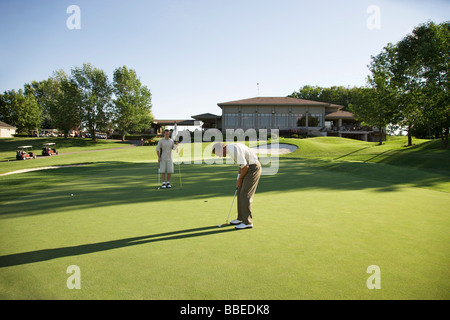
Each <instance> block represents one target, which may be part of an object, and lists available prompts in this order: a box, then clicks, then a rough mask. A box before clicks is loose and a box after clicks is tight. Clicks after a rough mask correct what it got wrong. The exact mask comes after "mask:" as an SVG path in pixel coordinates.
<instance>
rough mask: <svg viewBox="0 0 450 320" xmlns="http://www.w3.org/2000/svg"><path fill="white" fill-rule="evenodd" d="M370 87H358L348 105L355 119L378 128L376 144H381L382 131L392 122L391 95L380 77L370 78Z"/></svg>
mask: <svg viewBox="0 0 450 320" xmlns="http://www.w3.org/2000/svg"><path fill="white" fill-rule="evenodd" d="M371 82H372V87H364V88H359V89H358V90H357V91H356V92H355V93H354V96H353V103H352V104H350V105H349V108H350V110H351V112H353V114H354V116H355V119H356V120H358V121H361V122H363V123H364V124H367V125H369V126H374V127H377V128H378V129H379V132H380V137H379V140H378V144H379V145H382V144H383V131H384V130H385V128H386V126H387V125H388V124H390V123H392V122H393V118H394V112H393V109H392V106H393V105H392V104H391V100H390V99H392V95H391V94H390V92H389V91H388V90H387V89H386V88H385V86H384V83H383V80H382V79H380V78H378V77H377V78H374V79H371Z"/></svg>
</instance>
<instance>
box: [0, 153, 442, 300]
mask: <svg viewBox="0 0 450 320" xmlns="http://www.w3.org/2000/svg"><path fill="white" fill-rule="evenodd" d="M133 149H134V148H133ZM137 149H139V148H136V151H133V152H138V151H137ZM140 149H144V148H140ZM116 152H127V151H125V150H123V151H116ZM128 152H129V151H128ZM391 167H392V166H388V165H382V164H374V163H361V162H340V161H332V162H330V161H319V160H312V159H301V158H298V157H282V158H281V159H280V168H279V172H278V174H276V175H273V176H263V177H262V178H261V181H260V185H259V187H258V190H257V193H256V195H255V199H254V204H253V205H254V207H253V209H254V224H255V227H254V228H253V229H251V230H243V231H235V230H234V229H233V228H231V227H229V226H226V227H223V228H218V227H217V226H218V224H221V223H224V222H225V219H226V216H227V214H228V210H229V206H230V204H231V200H232V197H233V193H234V183H235V177H236V175H235V173H236V172H235V171H236V168H234V166H228V165H193V164H191V165H183V167H182V174H183V188H180V186H179V183H178V176H177V175H174V176H173V178H172V181H171V182H172V185H173V186H174V187H173V188H172V189H171V190H158V189H157V188H156V181H157V175H156V174H155V172H156V163H155V162H153V161H152V162H148V163H133V162H131V161H130V162H125V161H122V162H118V161H117V162H114V161H110V162H103V163H94V164H91V165H87V166H85V167H72V168H63V169H58V170H51V171H52V173H53V172H54V171H58V173H57V176H56V177H54V178H53V180H52V183H51V185H50V186H49V187H48V188H41V189H40V190H37V191H36V190H34V191H33V192H31V193H28V194H26V195H22V196H20V197H18V198H15V199H8V201H6V202H4V203H3V204H2V205H1V214H0V232H1V243H2V245H1V248H0V298H2V299H448V298H450V296H449V292H450V283H449V281H448V279H449V269H448V266H449V265H450V259H449V255H448V243H449V240H450V236H449V233H448V227H449V222H450V221H449V214H448V209H447V208H449V207H450V193H448V192H446V191H445V190H446V187H442V188H441V189H440V186H441V184H446V183H448V178H446V177H441V179H440V180H439V179H436V176H435V175H434V174H433V173H421V174H420V175H418V174H417V173H415V171H416V170H414V169H412V168H411V169H408V168H402V169H401V170H398V171H400V173H399V174H398V176H396V175H395V172H396V170H394V171H393V172H389V179H388V180H387V181H385V179H384V176H383V175H384V174H386V173H385V172H386V168H391ZM405 170H406V171H408V170H409V171H408V172H409V175H408V174H407V172H406V171H405ZM47 174H48V172H44V171H36V172H30V173H25V174H23V175H22V179H26V178H27V179H29V180H30V183H33V181H34V180H35V179H37V180H39V179H41V180H43V181H45V179H47V178H46V175H47ZM405 177H409V179H405ZM2 179H6V177H4V178H2ZM8 179H10V180H8V181H17V180H14V179H20V178H19V177H14V179H13V178H11V177H9V178H8ZM11 179H13V180H11ZM234 213H235V209H233V212H232V214H231V217H233V214H234ZM71 265H76V266H78V267H79V270H80V272H81V273H80V275H81V276H80V283H81V288H80V289H79V290H77V289H73V290H70V289H68V287H67V280H68V278H69V277H70V276H71V274H68V273H67V272H66V271H67V268H68V267H69V266H71ZM371 265H377V266H379V268H380V271H381V274H380V279H381V289H373V290H369V289H368V287H367V284H366V282H367V279H368V278H369V277H370V276H371V275H370V274H368V273H367V272H366V271H367V268H368V267H369V266H371Z"/></svg>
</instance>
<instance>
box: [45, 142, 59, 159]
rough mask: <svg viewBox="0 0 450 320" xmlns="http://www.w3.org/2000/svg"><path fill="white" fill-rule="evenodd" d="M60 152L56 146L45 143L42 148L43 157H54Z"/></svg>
mask: <svg viewBox="0 0 450 320" xmlns="http://www.w3.org/2000/svg"><path fill="white" fill-rule="evenodd" d="M57 154H58V151H56V144H55V143H53V142H51V143H44V145H43V147H42V155H43V156H54V155H57Z"/></svg>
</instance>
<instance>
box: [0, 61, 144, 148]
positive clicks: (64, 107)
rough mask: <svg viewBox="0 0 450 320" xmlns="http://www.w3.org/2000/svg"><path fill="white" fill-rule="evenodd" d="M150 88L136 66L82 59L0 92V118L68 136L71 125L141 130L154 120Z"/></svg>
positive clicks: (22, 126) (93, 129)
mask: <svg viewBox="0 0 450 320" xmlns="http://www.w3.org/2000/svg"><path fill="white" fill-rule="evenodd" d="M151 97H152V95H151V92H150V90H149V89H148V88H147V86H145V85H142V83H141V81H140V79H139V78H138V76H137V74H136V71H135V70H133V69H128V68H127V67H126V66H123V67H120V68H117V69H115V70H114V72H113V81H112V82H111V81H110V80H109V79H108V76H107V75H106V73H105V72H104V71H103V70H101V69H99V68H96V67H94V66H93V65H92V64H90V63H85V64H83V65H82V66H81V67H74V68H72V69H71V71H70V74H67V73H66V72H64V70H58V71H55V72H54V73H53V75H52V76H51V77H49V78H48V79H47V80H42V81H33V82H31V83H27V84H25V85H24V89H19V90H18V91H15V90H7V91H5V92H4V93H3V94H0V120H1V121H3V122H6V123H8V124H10V125H13V126H15V127H17V130H18V132H20V133H27V134H30V133H31V132H32V131H33V130H36V129H38V128H47V129H58V130H60V131H61V132H63V133H64V136H65V137H66V138H67V136H68V134H69V132H70V131H71V130H74V129H77V128H78V129H80V128H85V129H86V130H87V131H88V132H89V133H90V134H91V137H92V138H93V139H94V140H95V139H96V133H98V132H105V131H107V130H117V131H119V132H120V133H122V134H125V133H126V132H128V131H136V132H139V131H142V130H145V129H147V128H149V127H150V125H151V122H152V121H153V116H152V112H151V108H152V103H151Z"/></svg>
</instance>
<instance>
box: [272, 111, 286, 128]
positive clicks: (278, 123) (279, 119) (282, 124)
mask: <svg viewBox="0 0 450 320" xmlns="http://www.w3.org/2000/svg"><path fill="white" fill-rule="evenodd" d="M288 126H289V116H288V115H287V114H285V113H277V114H275V128H287V127H288Z"/></svg>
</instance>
